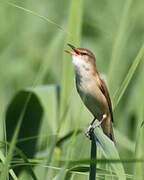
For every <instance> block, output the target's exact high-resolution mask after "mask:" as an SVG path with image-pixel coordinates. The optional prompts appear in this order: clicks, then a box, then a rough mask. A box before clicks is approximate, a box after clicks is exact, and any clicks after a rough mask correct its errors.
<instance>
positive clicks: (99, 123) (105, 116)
mask: <svg viewBox="0 0 144 180" xmlns="http://www.w3.org/2000/svg"><path fill="white" fill-rule="evenodd" d="M106 118H107V115H106V114H104V115H103V117H102V119H101V120H100V121H99V122H97V123H96V124H95V125H94V126H93V129H95V128H96V127H98V126H100V125H101V124H102V122H103V121H104V120H105V119H106Z"/></svg>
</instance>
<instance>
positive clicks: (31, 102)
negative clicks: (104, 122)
mask: <svg viewBox="0 0 144 180" xmlns="http://www.w3.org/2000/svg"><path fill="white" fill-rule="evenodd" d="M143 6H144V2H143V0H138V1H132V0H125V1H124V0H122V1H115V0H110V1H105V0H104V1H101V0H96V1H93V2H92V1H91V2H90V1H84V0H71V1H66V0H62V1H60V0H55V1H54V0H53V1H46V0H43V1H37V0H29V1H28V0H25V1H21V2H20V1H17V0H16V1H0V27H1V28H0V29H1V30H0V84H1V88H0V102H1V108H0V125H1V126H0V127H1V128H0V160H1V164H0V179H1V180H6V179H12V180H22V179H23V180H27V179H29V180H31V179H34V180H46V179H47V180H70V179H71V180H77V179H78V180H87V179H88V178H89V166H90V164H91V165H93V163H96V164H97V167H96V177H97V178H96V179H98V180H101V179H105V180H107V179H108V180H109V179H111V180H116V179H119V180H125V179H134V180H142V179H144V171H143V164H144V152H143V148H144V142H143V138H144V130H143V124H144V123H143V122H144V119H143V117H144V113H143V112H144V102H143V100H144V63H143V60H144V58H143V56H144V21H143V17H144V11H143ZM67 43H71V44H73V45H75V46H78V47H84V48H88V49H90V50H91V51H92V52H94V54H95V55H96V61H97V67H98V70H99V72H100V73H101V74H105V80H106V82H107V86H108V89H109V91H110V95H111V99H112V103H113V107H114V108H113V109H114V130H115V136H116V141H117V148H115V146H114V145H113V143H112V142H111V141H110V140H109V139H108V138H107V137H106V136H105V135H104V134H103V132H102V130H101V129H100V128H97V129H96V130H95V132H94V133H95V135H94V140H95V142H96V145H97V157H96V159H93V160H90V154H91V142H90V140H88V139H87V138H86V137H85V135H84V132H85V131H86V130H87V127H88V125H89V123H90V121H91V120H92V115H91V114H90V113H89V112H88V110H87V109H86V108H85V107H84V105H83V104H82V102H81V100H80V98H79V96H78V94H77V92H76V88H75V82H74V70H73V67H72V64H71V57H70V55H68V54H66V53H65V52H64V49H67V48H68V47H67ZM93 147H94V145H93ZM92 153H94V152H93V151H92ZM92 156H93V155H92ZM91 167H93V166H91ZM92 173H93V172H92ZM91 177H94V176H93V175H91Z"/></svg>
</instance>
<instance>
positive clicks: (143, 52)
mask: <svg viewBox="0 0 144 180" xmlns="http://www.w3.org/2000/svg"><path fill="white" fill-rule="evenodd" d="M143 56H144V45H142V47H141V49H140V51H139V53H138V55H137V57H136V58H135V60H134V61H133V63H132V65H131V67H130V69H129V71H128V73H127V76H126V78H125V79H124V81H123V83H122V85H121V87H120V89H119V92H118V94H117V96H116V98H115V101H114V109H115V108H116V106H117V105H118V103H119V102H120V100H121V98H122V96H123V94H124V92H125V90H126V88H127V87H128V84H129V82H130V80H131V79H132V76H133V75H134V72H135V71H136V68H137V67H138V65H139V63H140V61H141V60H142V59H143Z"/></svg>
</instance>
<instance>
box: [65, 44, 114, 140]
mask: <svg viewBox="0 0 144 180" xmlns="http://www.w3.org/2000/svg"><path fill="white" fill-rule="evenodd" d="M69 46H70V47H71V48H72V49H73V50H74V51H75V52H70V51H67V50H66V52H68V53H70V54H71V55H72V63H73V65H74V67H75V73H76V87H77V91H78V93H79V95H80V97H81V99H82V101H83V102H84V104H85V106H86V107H87V108H88V109H89V111H90V112H91V113H92V114H93V116H94V118H96V119H98V120H99V122H100V124H101V127H102V129H103V132H104V133H105V134H106V135H107V136H108V137H109V138H110V139H111V140H112V141H114V142H115V140H114V134H113V129H112V122H113V113H112V105H111V100H110V96H109V93H108V90H107V87H106V85H105V82H104V80H103V79H102V77H101V76H100V75H99V73H98V71H97V68H96V59H95V56H94V54H93V53H92V52H91V51H89V50H88V49H84V48H75V47H74V46H72V45H69Z"/></svg>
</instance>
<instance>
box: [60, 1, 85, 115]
mask: <svg viewBox="0 0 144 180" xmlns="http://www.w3.org/2000/svg"><path fill="white" fill-rule="evenodd" d="M82 11H83V0H72V1H71V4H70V15H69V22H68V23H69V24H68V32H70V33H71V34H72V36H67V37H66V39H65V40H66V42H67V43H72V44H74V45H79V44H80V40H81V29H82V14H83V13H82ZM62 72H63V74H62V81H61V87H62V91H61V113H60V116H61V115H62V114H63V111H64V109H65V105H66V102H67V99H68V96H69V94H70V91H71V88H72V85H73V77H74V72H73V68H72V66H71V56H70V55H69V54H67V53H65V52H64V54H63V67H62Z"/></svg>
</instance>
